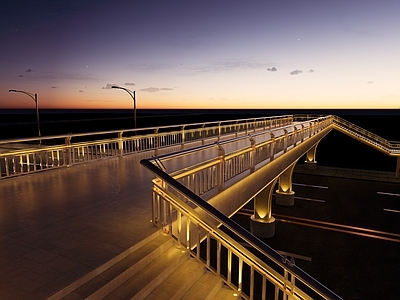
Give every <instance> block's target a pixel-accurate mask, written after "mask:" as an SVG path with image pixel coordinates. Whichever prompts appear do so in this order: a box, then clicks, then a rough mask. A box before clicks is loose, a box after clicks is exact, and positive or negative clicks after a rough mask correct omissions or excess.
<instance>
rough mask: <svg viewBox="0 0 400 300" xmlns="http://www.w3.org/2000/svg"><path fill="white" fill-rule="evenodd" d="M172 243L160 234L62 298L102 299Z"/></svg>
mask: <svg viewBox="0 0 400 300" xmlns="http://www.w3.org/2000/svg"><path fill="white" fill-rule="evenodd" d="M174 244H175V242H174V240H173V239H171V237H170V236H168V235H162V234H160V235H158V236H157V237H155V238H154V239H152V240H151V241H149V242H148V243H146V244H144V245H143V246H141V247H140V248H138V249H136V251H134V252H132V253H131V254H129V255H128V256H126V257H125V258H123V259H121V260H120V261H118V262H116V263H115V264H114V265H112V266H110V267H109V268H107V269H105V270H104V271H103V272H101V273H99V274H98V275H97V276H95V277H93V278H92V279H91V280H89V281H87V282H86V283H84V284H82V285H81V286H80V287H78V288H77V289H75V290H74V291H72V292H71V293H69V294H68V295H66V296H65V297H64V298H63V299H65V300H66V299H88V300H92V299H102V298H104V297H105V296H107V295H109V294H110V293H111V292H112V291H113V290H114V289H116V288H117V287H118V286H120V285H121V284H123V283H124V282H125V281H126V280H128V279H129V278H131V277H132V276H134V275H135V274H137V273H138V272H140V271H141V270H142V269H143V268H145V267H146V266H147V265H148V264H149V263H150V262H151V261H153V260H155V259H157V257H159V256H160V255H162V254H163V253H165V252H166V251H167V250H168V249H170V248H171V247H173V245H174Z"/></svg>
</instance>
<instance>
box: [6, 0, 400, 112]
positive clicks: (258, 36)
mask: <svg viewBox="0 0 400 300" xmlns="http://www.w3.org/2000/svg"><path fill="white" fill-rule="evenodd" d="M0 7H1V9H0V25H1V26H0V109H1V108H3V109H4V108H32V107H34V105H35V104H34V102H33V101H32V99H30V98H29V97H28V96H26V95H23V94H21V93H9V92H8V90H9V89H16V90H23V91H27V92H31V93H37V94H38V98H39V107H40V108H132V99H131V98H130V97H129V95H128V94H127V93H126V92H124V91H122V90H114V89H110V88H109V87H110V85H113V84H115V85H120V86H122V87H125V88H128V89H131V90H135V91H136V96H137V105H138V108H139V109H140V108H252V109H253V108H263V109H268V108H284V109H287V108H396V109H398V108H400V75H399V72H400V1H399V0H380V1H377V0H346V1H341V0H338V1H325V0H318V1H317V0H315V1H311V0H304V1H298V0H296V1H294V0H292V1H285V0H282V1H266V0H263V1H252V0H248V1H244V0H242V1H239V0H213V1H211V0H210V1H201V0H199V1H191V0H177V1H174V0H163V1H160V0H158V1H153V0H146V1H144V0H143V1H139V0H137V1H131V0H115V1H110V0H79V1H75V0H70V1H51V0H36V1H35V0H29V1H24V0H21V1H15V0H3V1H2V4H1V6H0Z"/></svg>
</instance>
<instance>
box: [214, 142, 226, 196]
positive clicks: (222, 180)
mask: <svg viewBox="0 0 400 300" xmlns="http://www.w3.org/2000/svg"><path fill="white" fill-rule="evenodd" d="M215 144H216V145H217V147H218V157H219V164H218V172H217V174H218V175H217V176H218V179H217V181H218V191H222V190H223V189H224V187H225V176H224V175H225V150H224V148H222V147H221V145H220V144H218V142H216V143H215Z"/></svg>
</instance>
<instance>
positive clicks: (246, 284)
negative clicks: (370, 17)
mask: <svg viewBox="0 0 400 300" xmlns="http://www.w3.org/2000/svg"><path fill="white" fill-rule="evenodd" d="M312 124H313V125H311V123H310V126H301V125H299V126H300V127H302V129H303V131H304V132H307V134H310V135H313V134H315V133H316V132H318V131H319V130H322V129H323V128H326V127H328V126H331V124H332V119H331V117H327V118H321V119H319V120H317V121H316V122H314V123H312ZM310 128H311V129H310ZM292 132H293V134H296V135H297V137H298V139H292V140H293V142H294V143H296V142H298V141H299V140H302V139H304V138H305V137H304V136H302V135H301V134H299V132H298V130H292ZM284 136H285V138H286V139H288V138H289V137H288V134H287V133H285V134H284ZM282 145H285V143H282ZM286 145H287V144H286ZM292 146H293V145H292ZM214 147H215V146H214ZM219 147H221V145H219ZM202 149H204V146H203V147H201V150H202ZM195 150H196V149H192V150H188V151H195ZM281 150H284V149H281ZM183 152H185V151H183ZM183 152H179V154H171V156H176V155H182V154H184V153H183ZM222 152H223V151H222ZM239 152H240V151H239ZM232 155H233V154H232ZM237 155H239V156H240V155H242V153H237ZM159 159H168V155H165V156H163V157H160V158H159ZM218 159H221V158H218ZM218 159H217V160H218ZM223 159H224V160H225V158H223ZM234 161H235V162H236V163H239V164H242V163H241V162H240V159H238V160H234ZM141 164H142V165H144V166H145V167H146V168H148V169H149V170H150V171H152V172H153V173H154V174H155V175H156V176H157V178H156V179H154V180H153V192H152V195H153V196H152V199H153V200H152V201H153V223H154V225H156V226H158V227H160V228H163V229H164V230H165V232H168V233H169V234H171V236H173V237H174V238H175V239H176V240H177V241H178V243H180V244H181V245H183V246H184V247H185V248H186V249H187V250H188V251H190V253H191V255H192V256H193V257H195V258H197V259H198V260H199V261H202V262H203V263H204V264H205V266H206V267H207V268H208V269H209V270H210V271H211V272H213V273H215V274H217V275H218V276H220V277H221V278H222V279H223V280H224V282H225V283H226V284H227V285H229V286H230V287H231V288H233V289H235V290H237V291H238V292H239V293H241V296H242V298H245V299H254V298H255V297H256V298H259V297H261V299H265V297H268V298H269V297H271V298H273V299H287V298H293V299H315V298H322V299H341V298H340V297H339V296H338V295H336V294H335V293H334V292H332V291H331V290H329V289H328V288H327V287H325V286H324V285H322V284H321V283H320V282H318V281H317V280H315V279H314V278H312V277H311V276H310V275H308V274H307V273H305V272H304V271H302V270H301V269H299V268H298V267H297V266H296V265H295V264H293V262H292V261H290V260H288V259H287V258H286V257H285V256H282V255H281V254H279V253H278V252H276V251H275V250H273V249H272V248H270V247H269V246H268V245H266V244H264V243H263V242H262V241H261V240H259V239H258V238H257V237H255V236H253V235H252V234H251V233H249V232H248V231H247V230H245V229H244V228H242V227H241V226H239V225H238V224H237V223H235V222H234V221H232V220H231V219H229V218H228V217H227V216H225V215H224V214H223V213H221V212H220V211H218V210H217V209H215V208H214V207H213V206H211V205H210V204H209V203H208V202H207V201H205V200H203V199H202V198H201V197H200V196H199V195H198V194H197V193H196V191H195V190H196V189H195V188H194V187H193V186H190V185H188V186H185V185H184V184H182V183H181V182H179V180H178V179H176V178H174V177H172V176H171V175H169V174H167V173H166V172H164V171H163V170H161V169H160V168H158V167H157V164H156V163H155V162H153V161H152V160H151V159H144V160H142V161H141ZM205 165H208V167H211V168H215V167H213V166H212V163H210V162H205ZM200 169H201V166H196V167H194V168H193V170H195V172H199V171H200ZM234 169H236V167H234ZM238 170H240V168H238ZM184 172H189V173H190V170H188V169H187V168H186V169H185V170H184ZM238 174H239V172H238ZM192 175H193V174H192ZM188 176H189V177H190V176H191V175H190V174H188ZM213 176H214V175H211V177H213ZM215 176H216V177H217V175H216V174H215ZM225 176H226V174H225ZM199 177H203V178H206V177H207V176H205V175H204V174H203V175H200V176H199ZM225 179H226V178H225ZM206 180H208V179H206ZM187 182H189V180H188V181H187ZM198 184H200V185H201V183H198ZM216 184H217V185H218V182H217V183H216ZM234 237H235V238H234ZM236 239H238V240H239V241H237V240H236ZM244 245H250V246H251V247H252V249H254V251H256V254H254V253H253V251H251V250H249V249H247V248H246V247H245V246H244Z"/></svg>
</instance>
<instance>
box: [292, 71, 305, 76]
mask: <svg viewBox="0 0 400 300" xmlns="http://www.w3.org/2000/svg"><path fill="white" fill-rule="evenodd" d="M301 73H303V71H302V70H294V71H292V72H290V75H298V74H301Z"/></svg>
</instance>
